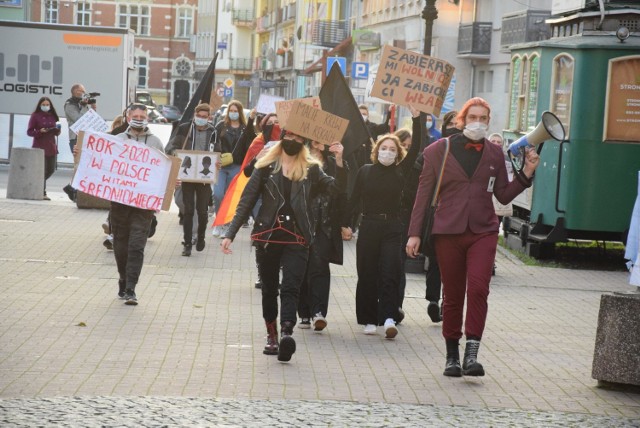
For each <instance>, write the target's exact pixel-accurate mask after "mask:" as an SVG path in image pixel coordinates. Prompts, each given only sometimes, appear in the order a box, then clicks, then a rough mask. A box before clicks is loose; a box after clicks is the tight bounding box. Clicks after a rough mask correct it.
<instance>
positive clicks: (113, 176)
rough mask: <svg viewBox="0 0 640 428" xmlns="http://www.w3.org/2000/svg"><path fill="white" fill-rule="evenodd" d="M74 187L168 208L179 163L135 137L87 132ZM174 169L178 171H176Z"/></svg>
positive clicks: (109, 197)
mask: <svg viewBox="0 0 640 428" xmlns="http://www.w3.org/2000/svg"><path fill="white" fill-rule="evenodd" d="M80 137H81V138H82V146H81V147H82V148H81V151H80V160H79V161H78V168H77V169H76V173H75V175H74V177H73V183H72V186H73V187H74V188H76V189H78V190H79V191H81V192H84V193H87V194H89V195H91V196H95V197H97V198H101V199H106V200H108V201H113V202H118V203H121V204H124V205H129V206H132V207H136V208H142V209H145V210H153V211H160V210H165V211H166V210H168V209H169V206H170V205H171V194H172V190H171V189H173V187H174V186H172V185H171V184H172V183H173V184H174V185H175V180H174V179H172V177H175V176H176V175H177V167H179V165H180V164H179V162H177V163H176V162H174V161H172V160H171V159H170V158H169V157H168V156H166V155H165V154H164V153H162V152H160V151H158V150H156V149H154V148H151V147H148V146H147V145H145V144H142V143H138V142H137V141H133V140H120V139H118V138H115V137H114V136H112V135H109V134H103V133H100V132H85V133H83V134H82V135H79V138H80ZM172 169H174V170H176V171H173V172H174V173H173V174H172Z"/></svg>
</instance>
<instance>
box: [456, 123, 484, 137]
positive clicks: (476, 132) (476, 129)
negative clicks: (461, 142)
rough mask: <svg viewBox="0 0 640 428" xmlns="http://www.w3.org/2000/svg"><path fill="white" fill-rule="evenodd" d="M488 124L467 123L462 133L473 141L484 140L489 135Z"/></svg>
mask: <svg viewBox="0 0 640 428" xmlns="http://www.w3.org/2000/svg"><path fill="white" fill-rule="evenodd" d="M487 128H488V126H487V125H486V124H485V123H482V122H471V123H467V125H466V126H465V127H464V130H463V131H462V133H463V134H464V136H465V137H467V138H468V139H470V140H473V141H479V140H482V139H483V138H484V137H485V135H487Z"/></svg>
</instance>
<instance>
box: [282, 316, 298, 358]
mask: <svg viewBox="0 0 640 428" xmlns="http://www.w3.org/2000/svg"><path fill="white" fill-rule="evenodd" d="M293 325H294V323H293V321H284V322H283V323H282V326H281V329H282V337H281V338H280V347H279V348H278V361H289V360H291V356H292V355H293V353H294V352H296V341H295V340H293V337H291V335H292V334H293Z"/></svg>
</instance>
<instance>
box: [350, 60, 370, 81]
mask: <svg viewBox="0 0 640 428" xmlns="http://www.w3.org/2000/svg"><path fill="white" fill-rule="evenodd" d="M351 77H353V78H354V79H368V78H369V63H368V62H353V63H351Z"/></svg>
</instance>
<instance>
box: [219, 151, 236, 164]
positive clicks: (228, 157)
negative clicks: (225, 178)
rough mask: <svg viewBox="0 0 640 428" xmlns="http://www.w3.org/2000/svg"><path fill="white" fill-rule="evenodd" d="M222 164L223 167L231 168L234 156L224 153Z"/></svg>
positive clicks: (221, 157) (221, 159)
mask: <svg viewBox="0 0 640 428" xmlns="http://www.w3.org/2000/svg"><path fill="white" fill-rule="evenodd" d="M220 163H221V164H222V166H223V167H224V166H229V165H231V164H232V163H233V154H231V153H223V154H221V155H220Z"/></svg>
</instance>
